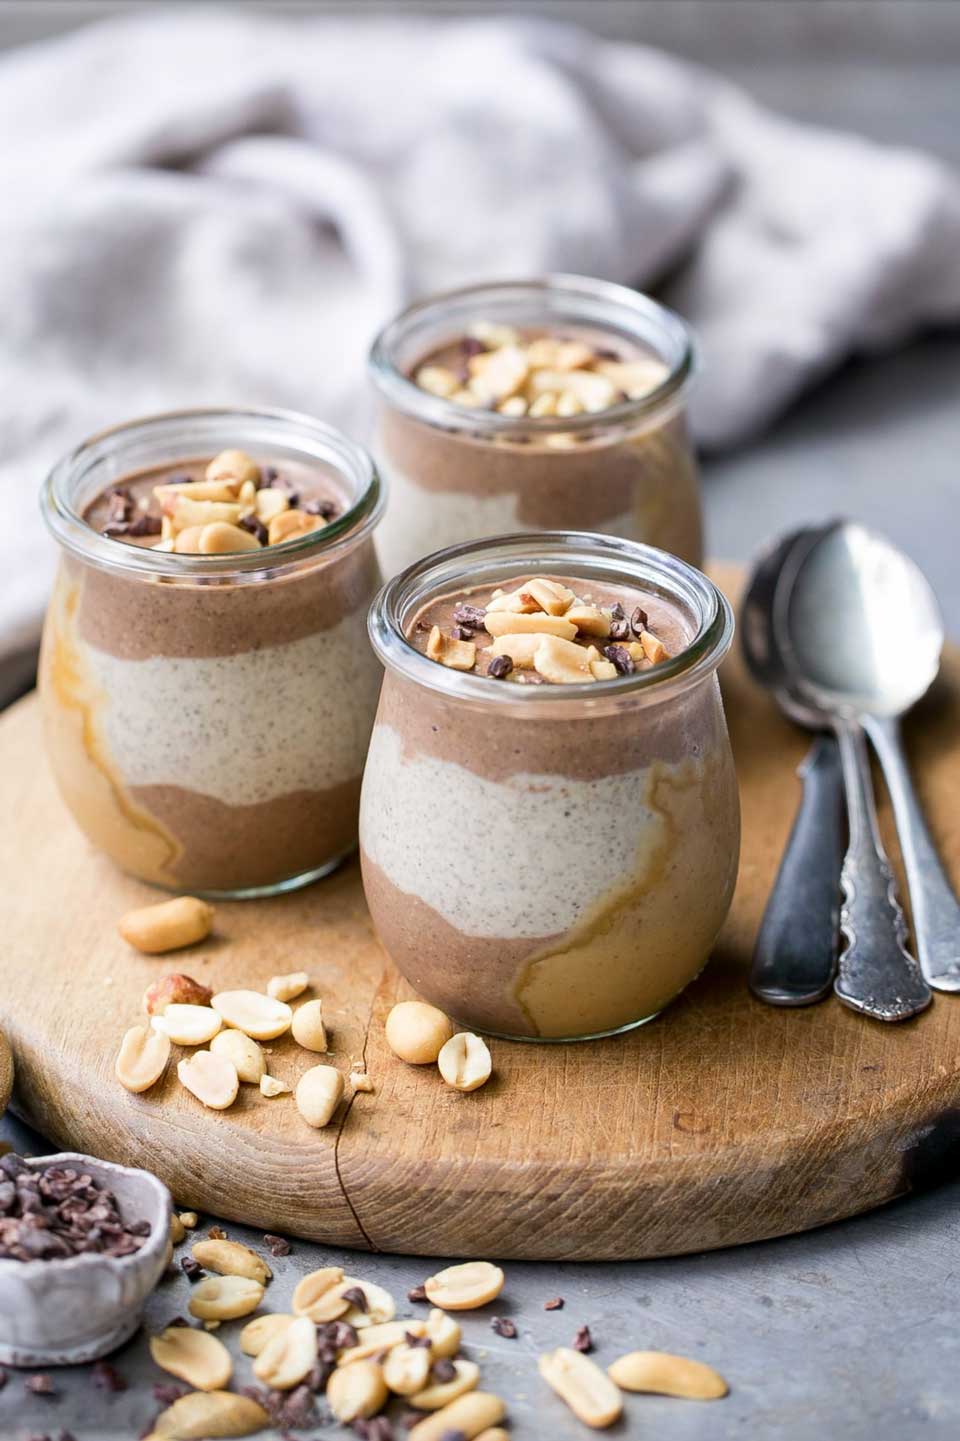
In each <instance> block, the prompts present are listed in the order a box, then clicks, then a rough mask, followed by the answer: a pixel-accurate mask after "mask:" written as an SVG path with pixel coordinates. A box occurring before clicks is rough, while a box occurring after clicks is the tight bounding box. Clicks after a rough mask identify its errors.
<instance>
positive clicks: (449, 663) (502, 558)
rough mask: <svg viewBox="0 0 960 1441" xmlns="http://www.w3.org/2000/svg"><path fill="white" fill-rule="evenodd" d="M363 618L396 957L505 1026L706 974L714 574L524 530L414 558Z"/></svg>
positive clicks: (385, 893) (625, 1008)
mask: <svg viewBox="0 0 960 1441" xmlns="http://www.w3.org/2000/svg"><path fill="white" fill-rule="evenodd" d="M370 630H371V637H372V639H373V642H374V645H375V647H376V649H377V651H378V654H379V655H380V657H381V659H382V660H383V661H384V662H385V664H386V673H385V676H384V683H383V689H382V692H381V697H380V706H379V710H378V713H377V720H376V724H375V726H374V731H373V736H372V739H371V743H370V751H369V755H368V759H367V766H366V771H365V774H364V782H363V794H362V800H361V816H360V844H361V859H362V864H363V877H364V887H365V891H366V896H367V901H368V904H369V907H370V913H371V916H372V918H373V921H374V925H375V926H376V929H377V932H378V935H379V937H380V940H381V941H382V943H383V945H384V946H385V948H386V949H387V951H388V952H389V954H390V956H391V957H392V958H393V960H394V961H395V963H396V964H397V965H398V967H399V968H400V969H401V970H402V971H403V973H404V975H405V976H406V977H407V979H408V980H409V981H410V982H411V984H412V985H413V986H414V987H415V988H416V989H417V990H418V991H419V992H420V993H421V995H422V996H423V997H425V998H426V999H427V1000H429V1001H431V1002H433V1004H435V1005H437V1006H439V1007H440V1008H441V1009H442V1010H444V1011H445V1012H446V1013H447V1014H448V1015H452V1016H455V1017H456V1018H457V1019H458V1020H459V1021H460V1022H461V1023H462V1024H465V1025H467V1026H469V1027H471V1028H473V1029H479V1030H488V1031H492V1032H495V1033H497V1034H500V1035H505V1036H515V1037H535V1038H536V1037H540V1038H550V1039H560V1038H567V1039H570V1038H576V1037H584V1036H592V1035H599V1034H607V1033H609V1032H612V1031H616V1030H618V1029H621V1028H624V1027H627V1026H631V1025H636V1024H638V1023H639V1022H641V1021H643V1020H646V1019H649V1018H650V1017H652V1016H653V1015H655V1014H656V1013H657V1012H658V1011H660V1010H661V1009H662V1008H663V1007H664V1006H665V1005H666V1004H667V1003H668V1002H669V1001H670V1000H671V999H672V997H673V996H675V995H676V994H677V993H678V992H679V991H680V990H681V989H682V988H683V987H684V986H685V985H686V984H687V983H688V982H689V981H690V980H691V979H692V978H693V977H694V976H695V975H696V973H697V972H698V971H699V970H700V968H701V966H702V965H703V964H704V962H705V960H706V958H707V956H708V954H709V951H710V947H711V945H712V944H713V941H714V939H715V937H716V935H717V932H718V930H719V927H720V924H721V923H722V921H723V918H724V915H725V914H726V910H727V906H728V905H729V902H730V896H731V893H732V888H733V883H734V878H735V876H736V869H737V853H738V836H739V830H738V809H737V791H736V780H735V777H734V773H733V763H732V757H731V754H730V747H729V743H728V740H727V735H726V729H725V725H724V718H723V711H722V706H721V700H720V691H719V687H718V685H717V680H716V674H715V670H716V666H717V665H718V664H719V660H720V658H721V657H722V655H723V654H724V653H725V651H726V649H727V646H728V645H729V640H730V632H731V625H730V617H729V610H728V608H727V607H726V605H725V603H724V602H723V601H722V599H721V598H720V597H719V595H718V593H717V592H716V590H715V589H714V587H712V586H711V585H710V582H709V581H707V580H706V578H705V577H704V576H700V575H699V574H698V573H697V572H696V571H693V570H692V569H691V568H690V567H688V566H685V565H683V564H682V562H680V561H678V560H676V558H675V557H672V556H667V555H664V554H663V553H662V552H657V551H653V550H651V549H649V548H647V547H643V546H635V545H631V544H630V543H628V542H616V541H611V540H609V539H607V538H605V537H600V536H589V535H569V536H566V535H562V534H558V533H551V534H548V535H547V536H545V537H540V536H529V535H516V536H510V537H504V538H500V539H497V540H491V541H487V542H485V543H481V544H480V545H476V546H461V547H456V548H453V549H451V550H449V551H446V552H441V553H439V554H438V555H436V556H433V557H430V558H429V559H427V560H424V561H423V562H421V564H420V565H419V566H417V567H414V568H412V569H411V570H410V571H408V572H406V573H405V574H404V575H403V576H401V577H398V578H397V579H396V580H394V581H393V582H392V583H391V584H390V585H388V586H387V588H386V590H385V591H384V592H382V593H381V596H380V598H379V599H378V601H377V602H376V603H375V605H374V607H373V610H372V612H371V625H370ZM454 632H456V634H454ZM611 655H613V657H614V658H613V659H611V658H610V656H611ZM652 657H654V658H652ZM618 662H619V664H618Z"/></svg>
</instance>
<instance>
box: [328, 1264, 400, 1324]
mask: <svg viewBox="0 0 960 1441" xmlns="http://www.w3.org/2000/svg"><path fill="white" fill-rule="evenodd" d="M339 1290H340V1291H341V1293H346V1292H347V1291H362V1292H363V1294H364V1297H365V1300H366V1304H365V1305H364V1306H355V1305H353V1304H351V1306H350V1309H349V1310H348V1311H347V1312H346V1314H345V1315H344V1320H345V1321H348V1322H349V1323H350V1325H351V1326H353V1328H354V1330H357V1331H363V1330H365V1329H366V1328H367V1327H368V1326H382V1325H383V1324H384V1322H385V1321H392V1320H393V1318H394V1316H395V1315H396V1314H397V1303H396V1301H395V1300H394V1299H393V1297H392V1296H391V1295H390V1292H389V1291H385V1290H384V1289H383V1287H382V1286H375V1285H374V1283H373V1282H372V1281H358V1280H357V1278H356V1277H355V1276H344V1278H343V1281H342V1282H341V1284H340V1287H339Z"/></svg>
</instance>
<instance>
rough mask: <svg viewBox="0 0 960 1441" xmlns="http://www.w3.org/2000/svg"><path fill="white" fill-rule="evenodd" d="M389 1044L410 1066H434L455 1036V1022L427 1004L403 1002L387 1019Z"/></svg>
mask: <svg viewBox="0 0 960 1441" xmlns="http://www.w3.org/2000/svg"><path fill="white" fill-rule="evenodd" d="M385 1034H386V1040H387V1045H388V1046H389V1047H390V1049H391V1051H392V1052H393V1054H394V1055H395V1056H399V1057H400V1059H401V1061H406V1062H407V1064H408V1065H411V1066H432V1065H433V1064H434V1062H435V1061H436V1059H437V1057H438V1056H439V1054H440V1052H441V1050H442V1049H443V1047H444V1045H445V1044H446V1042H447V1041H449V1039H450V1037H451V1036H452V1035H453V1022H452V1021H451V1020H450V1018H449V1017H448V1016H445V1015H444V1013H443V1011H439V1010H437V1007H436V1006H428V1005H427V1003H426V1001H400V1002H399V1004H398V1005H396V1006H394V1007H393V1009H392V1010H391V1012H390V1014H389V1015H388V1016H387V1023H386V1027H385Z"/></svg>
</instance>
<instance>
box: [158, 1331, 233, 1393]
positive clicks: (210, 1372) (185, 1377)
mask: <svg viewBox="0 0 960 1441" xmlns="http://www.w3.org/2000/svg"><path fill="white" fill-rule="evenodd" d="M150 1355H151V1356H152V1357H153V1359H154V1361H155V1362H156V1363H157V1365H158V1366H159V1367H161V1369H162V1370H164V1371H169V1372H170V1375H171V1376H178V1377H179V1378H180V1380H181V1381H186V1383H187V1385H188V1386H192V1387H193V1388H194V1390H196V1391H220V1390H222V1389H223V1387H224V1386H226V1384H227V1382H228V1381H229V1380H230V1377H231V1376H232V1375H233V1362H232V1360H231V1359H230V1352H229V1351H228V1350H227V1348H226V1346H224V1344H223V1342H222V1341H218V1340H217V1338H216V1336H211V1335H210V1332H209V1331H197V1330H195V1329H194V1328H193V1327H192V1326H168V1327H167V1329H166V1330H165V1331H161V1332H160V1334H159V1336H151V1338H150Z"/></svg>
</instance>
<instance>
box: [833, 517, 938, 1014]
mask: <svg viewBox="0 0 960 1441" xmlns="http://www.w3.org/2000/svg"><path fill="white" fill-rule="evenodd" d="M808 565H809V572H808V575H809V581H810V584H811V587H816V586H817V585H821V586H829V587H831V592H832V594H833V596H835V597H836V600H835V602H831V603H830V604H831V608H832V607H833V605H834V604H835V605H836V612H837V618H838V622H840V617H842V622H840V623H842V626H843V636H842V638H841V639H840V641H839V644H837V643H835V644H834V645H833V646H832V647H830V646H827V645H826V644H824V646H823V647H822V648H821V647H819V646H814V647H813V648H814V649H816V651H817V654H816V656H815V657H814V658H813V661H812V666H811V671H810V675H811V679H812V680H813V681H814V683H815V684H816V686H817V689H818V690H819V691H826V692H828V693H830V694H832V696H833V698H834V701H835V703H836V704H838V705H842V706H843V707H844V708H845V709H846V710H847V711H848V712H849V713H851V714H852V715H854V716H855V718H856V719H857V721H859V723H860V724H861V725H862V726H863V728H864V730H865V731H866V732H867V734H868V735H869V737H870V740H871V741H872V742H873V747H874V749H875V751H876V753H877V757H878V759H879V761H880V764H881V766H882V768H883V773H884V777H885V779H886V782H887V788H888V790H889V792H890V799H891V802H892V804H893V812H894V817H895V819H896V822H897V833H898V835H899V838H900V847H901V850H902V852H903V864H904V869H905V871H906V873H907V885H908V887H909V890H910V901H911V904H912V908H913V928H914V939H915V942H916V947H917V956H918V959H919V961H920V966H921V968H922V970H923V974H924V976H925V978H926V980H927V982H928V984H929V985H931V986H933V987H934V988H935V989H936V990H940V991H960V901H958V900H957V897H956V895H955V894H954V892H953V889H952V888H951V885H950V882H949V880H948V879H947V876H946V874H945V872H944V869H943V866H942V864H941V861H940V858H939V856H938V855H937V851H936V847H935V846H934V844H933V840H932V839H931V836H930V831H929V829H928V827H927V823H926V820H925V819H924V816H923V812H922V810H921V808H920V805H919V802H918V801H917V797H916V792H915V790H914V786H913V782H912V779H911V776H910V772H909V769H908V767H907V763H906V759H905V757H904V753H903V744H902V740H901V736H900V724H899V720H900V717H901V716H902V715H903V714H904V713H905V712H906V711H908V710H909V709H910V707H911V706H913V705H915V704H916V702H917V701H918V700H920V698H921V696H923V695H924V693H925V692H926V691H927V690H928V689H929V687H930V685H931V684H932V682H933V680H934V679H935V677H936V675H937V671H938V670H939V667H940V653H941V650H942V648H943V622H942V621H941V618H940V612H939V609H938V607H937V602H936V598H935V597H934V594H933V591H932V590H931V588H930V585H929V584H928V582H927V580H926V577H925V576H924V575H923V573H922V571H920V569H919V568H918V567H917V566H916V565H914V563H913V561H912V560H910V559H909V557H908V556H906V555H904V553H903V552H902V551H901V550H899V549H898V548H897V547H896V546H895V545H893V544H892V543H891V542H890V541H889V540H887V539H886V538H885V537H884V536H882V535H878V534H877V533H876V532H875V531H871V530H868V529H867V528H866V527H865V526H862V525H856V524H854V523H853V522H850V521H843V522H837V523H835V524H834V525H833V526H832V527H830V530H829V532H828V534H827V535H826V536H825V538H824V541H823V544H822V546H818V547H817V548H816V550H815V552H814V553H811V555H810V556H809V558H808ZM805 570H806V567H805ZM827 625H828V622H825V621H821V625H820V632H821V635H823V639H824V641H826V636H825V634H824V632H825V631H826V629H827Z"/></svg>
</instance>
